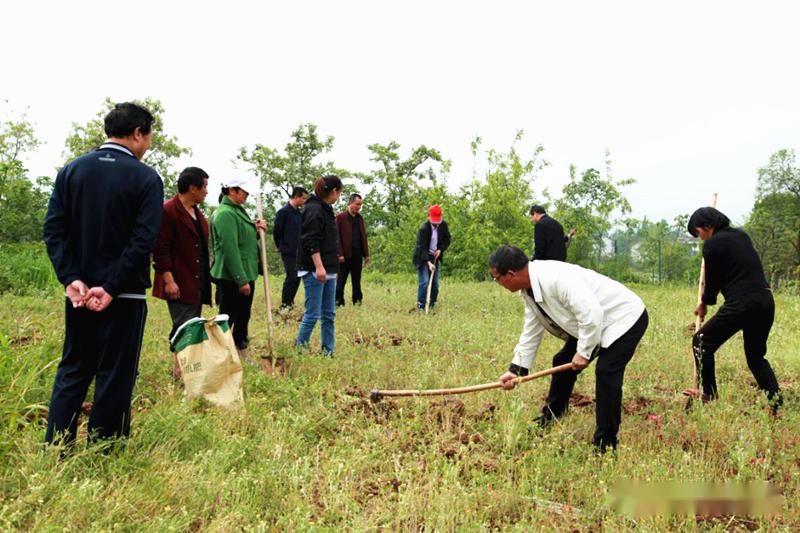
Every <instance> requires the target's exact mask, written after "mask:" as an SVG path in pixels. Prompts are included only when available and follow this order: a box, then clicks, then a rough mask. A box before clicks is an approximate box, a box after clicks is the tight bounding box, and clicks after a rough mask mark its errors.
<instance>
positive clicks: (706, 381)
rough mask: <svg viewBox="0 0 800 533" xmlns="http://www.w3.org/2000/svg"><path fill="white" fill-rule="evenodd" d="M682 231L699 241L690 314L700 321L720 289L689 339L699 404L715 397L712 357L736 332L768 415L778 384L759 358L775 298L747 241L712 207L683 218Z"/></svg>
mask: <svg viewBox="0 0 800 533" xmlns="http://www.w3.org/2000/svg"><path fill="white" fill-rule="evenodd" d="M687 229H688V231H689V233H691V234H692V235H693V236H695V237H699V238H700V239H702V240H703V241H705V243H704V244H703V260H704V261H705V265H706V281H705V290H704V291H703V296H702V301H701V302H700V303H699V304H698V305H697V309H695V314H696V315H698V316H699V317H700V318H701V319H702V318H704V317H705V316H706V311H707V306H708V305H714V304H716V303H717V294H718V293H719V292H720V291H721V292H722V294H723V296H724V297H725V303H724V304H723V305H722V307H721V308H720V309H719V311H718V312H717V314H716V315H714V316H713V317H712V318H711V319H710V320H709V321H708V322H706V323H705V324H704V325H703V327H702V328H700V330H699V331H698V332H697V333H696V334H695V335H694V337H693V338H692V348H693V352H694V356H695V361H696V363H697V365H698V368H699V369H700V382H701V383H702V387H703V400H712V399H715V398H716V397H717V381H716V375H715V372H714V353H715V352H716V351H717V349H719V347H720V346H721V345H722V344H723V343H724V342H725V341H727V340H728V339H730V338H731V337H732V336H733V335H734V334H735V333H736V332H738V331H742V333H743V336H744V353H745V357H746V358H747V366H748V367H749V368H750V371H751V372H752V373H753V377H755V378H756V382H757V383H758V387H759V388H760V389H761V390H763V391H766V393H767V398H768V399H769V401H770V404H771V405H772V408H773V412H774V411H775V410H777V408H778V407H779V406H780V405H781V403H782V398H781V394H780V387H779V386H778V380H777V379H776V378H775V373H774V372H773V371H772V367H771V366H770V364H769V361H767V359H766V358H765V357H764V356H765V355H766V354H767V337H768V336H769V331H770V329H771V328H772V322H773V320H774V318H775V300H773V298H772V292H771V291H770V289H769V284H767V280H766V278H765V277H764V269H763V268H762V266H761V260H760V259H759V258H758V254H757V253H756V251H755V249H754V248H753V243H752V242H751V241H750V237H748V236H747V234H746V233H745V232H744V231H742V230H740V229H737V228H732V227H730V220H729V219H728V217H726V216H725V215H723V214H722V213H721V212H719V211H717V210H716V209H714V208H713V207H702V208H700V209H698V210H697V211H695V212H694V213H693V214H692V216H691V217H690V218H689V223H688V227H687Z"/></svg>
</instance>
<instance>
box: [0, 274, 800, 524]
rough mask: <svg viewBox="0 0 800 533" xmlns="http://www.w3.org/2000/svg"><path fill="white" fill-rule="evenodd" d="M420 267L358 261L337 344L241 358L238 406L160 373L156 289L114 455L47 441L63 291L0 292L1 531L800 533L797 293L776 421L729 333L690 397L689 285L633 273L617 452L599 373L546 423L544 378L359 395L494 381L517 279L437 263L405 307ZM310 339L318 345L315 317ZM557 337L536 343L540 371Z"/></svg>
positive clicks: (787, 311) (515, 323)
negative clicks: (625, 502)
mask: <svg viewBox="0 0 800 533" xmlns="http://www.w3.org/2000/svg"><path fill="white" fill-rule="evenodd" d="M280 281H281V280H280V278H276V279H273V281H272V283H273V286H272V288H273V292H274V296H273V297H274V298H277V297H278V291H279V288H280ZM414 282H415V279H414V277H413V274H409V276H407V277H405V278H401V277H384V276H379V275H371V276H368V277H367V278H366V281H365V294H366V300H365V304H364V305H363V306H361V307H357V308H353V307H352V306H348V307H345V308H344V309H341V310H339V312H338V314H337V319H336V333H337V335H336V337H337V345H336V357H335V358H334V359H326V358H322V357H320V356H318V355H314V354H313V353H312V354H311V355H305V356H302V357H300V358H292V359H291V360H290V366H289V375H288V376H287V377H285V378H276V377H268V376H265V375H263V374H261V373H260V372H259V371H258V370H257V368H256V367H252V366H247V367H246V368H245V396H246V401H245V408H244V409H241V410H238V411H234V412H231V411H221V410H218V409H215V408H210V407H207V406H205V405H203V404H202V403H200V402H198V401H186V400H185V399H184V398H183V397H182V392H181V390H180V389H179V388H178V387H177V386H175V385H174V384H173V382H172V380H171V378H170V376H169V371H170V368H171V362H170V360H169V358H168V352H167V343H166V340H165V337H166V335H167V333H168V331H169V319H168V314H167V310H166V305H165V304H164V303H163V302H160V301H155V300H151V301H149V302H148V305H149V317H148V322H147V327H146V330H145V340H144V348H143V353H142V358H141V364H140V376H139V381H138V385H137V389H136V392H135V398H134V419H133V435H132V437H131V438H130V439H129V440H128V441H127V443H126V444H125V445H124V446H123V447H121V448H119V449H117V450H115V451H114V452H113V453H111V454H108V455H105V454H101V453H98V451H97V450H95V449H87V448H86V447H85V445H84V444H83V443H81V445H80V446H79V447H78V450H77V452H76V453H75V454H74V455H73V456H72V457H70V458H68V459H66V460H59V458H58V451H57V450H55V449H46V448H45V447H44V446H43V445H42V439H43V434H44V430H43V425H42V424H43V419H42V413H44V408H45V407H46V405H47V402H48V400H49V396H50V390H51V386H52V381H53V375H54V372H55V368H56V365H57V363H58V359H59V357H60V350H61V342H62V334H63V328H62V323H63V301H62V298H61V297H60V296H59V294H58V291H54V292H53V294H52V295H49V296H46V297H25V296H10V295H6V296H2V297H0V331H2V336H0V350H2V357H1V358H0V409H2V422H3V424H2V428H1V429H0V453H1V454H2V463H1V464H2V466H0V480H1V481H0V483H1V485H0V529H2V530H3V531H12V530H62V529H63V530H70V531H110V530H121V531H200V530H203V531H239V530H256V531H261V530H276V531H285V530H301V531H302V530H415V531H416V530H420V529H425V530H444V531H448V530H470V531H473V530H494V529H501V530H519V531H569V530H578V531H586V530H601V529H603V530H606V531H616V530H633V529H641V530H646V531H653V530H713V531H725V530H751V531H752V530H755V529H762V530H770V531H771V530H785V531H798V530H800V491H799V488H798V484H799V482H800V477H799V476H800V459H798V456H799V455H800V416H798V403H800V402H798V399H797V392H798V384H797V382H796V376H797V375H798V372H800V360H799V359H798V357H797V354H798V352H799V351H800V340H798V338H799V337H800V320H799V319H798V316H800V298H798V297H797V296H787V295H778V297H777V315H778V317H777V321H776V324H775V326H774V328H773V331H772V335H771V337H770V357H769V359H770V361H771V363H772V364H773V366H774V368H775V369H776V373H777V375H778V379H779V381H780V382H781V385H782V387H783V388H784V390H785V394H786V398H787V401H786V404H785V409H784V410H783V415H782V416H781V417H779V418H777V419H775V418H772V417H770V416H769V414H768V410H767V405H766V400H765V398H764V397H762V395H761V394H760V393H759V392H758V391H757V390H756V389H755V388H754V381H753V379H752V377H751V375H750V373H749V371H748V370H747V367H746V364H745V360H744V354H743V352H742V347H741V338H740V337H739V336H737V337H736V338H734V339H733V341H731V342H729V343H728V344H726V345H725V346H724V347H723V348H722V349H721V350H720V352H719V354H718V359H717V361H718V363H717V373H718V382H719V385H720V389H721V391H720V392H721V396H722V397H721V400H720V401H718V402H716V403H713V404H709V405H705V406H697V407H696V408H695V409H694V410H693V411H691V412H690V413H688V414H687V413H685V412H684V411H683V406H684V399H683V397H681V396H680V391H681V390H682V389H683V388H685V387H686V386H688V385H690V382H691V376H692V371H691V360H690V352H689V344H690V339H689V334H688V331H687V327H686V326H687V324H689V323H690V322H691V320H692V317H691V310H692V309H693V307H694V298H695V294H694V290H693V289H691V288H670V287H656V286H636V287H633V288H634V290H635V291H637V292H638V293H639V294H640V295H641V296H642V298H643V299H644V300H645V303H646V304H647V307H648V309H649V311H650V319H651V322H650V328H649V330H648V332H647V334H646V336H645V337H644V339H643V341H642V343H641V345H640V347H639V350H638V351H637V353H636V355H635V356H634V359H633V360H632V361H631V363H630V365H629V366H628V371H627V374H626V379H625V391H624V414H623V421H622V428H621V432H620V443H621V444H620V448H619V450H618V453H617V455H616V457H614V456H613V455H611V454H607V455H605V456H603V457H598V456H595V455H594V454H593V453H592V448H591V446H590V444H589V442H590V440H591V435H592V432H593V430H594V408H593V404H592V400H593V398H594V376H593V367H590V368H589V371H587V372H584V373H583V374H582V375H581V377H580V378H579V380H578V383H577V385H576V389H575V392H576V394H575V395H574V397H573V405H572V407H571V409H570V412H569V413H568V415H567V416H566V417H565V418H563V419H562V421H561V422H560V423H559V424H556V425H555V427H553V428H552V429H551V430H550V431H548V432H545V433H543V434H536V433H533V434H531V433H529V431H528V425H529V423H530V421H531V419H532V418H533V417H534V416H536V414H537V413H538V411H539V409H540V407H541V404H542V400H543V396H544V394H545V393H546V390H547V386H548V381H547V379H542V380H537V381H533V382H531V383H528V384H525V385H523V386H520V387H518V388H517V389H516V390H514V391H511V392H503V391H489V392H482V393H477V394H473V395H468V396H462V397H460V401H453V400H449V401H447V400H441V399H438V400H412V399H405V400H400V399H398V400H395V401H386V400H384V401H383V402H381V403H379V404H375V405H373V404H371V403H369V402H368V401H366V400H364V399H363V398H362V397H360V396H359V394H360V393H362V392H369V390H370V389H371V388H373V387H381V388H428V387H447V386H460V385H469V384H477V383H483V382H487V381H493V380H496V379H497V377H498V376H499V375H500V374H501V373H502V372H503V371H504V370H505V369H506V368H507V366H508V363H509V362H510V359H511V351H512V349H513V347H514V345H515V343H516V339H517V337H518V335H519V329H520V327H521V323H522V302H521V300H520V298H519V297H518V296H517V295H511V294H510V293H508V292H506V291H505V290H504V289H502V288H500V287H499V286H497V285H496V284H492V283H488V282H485V283H465V282H455V281H451V280H449V279H447V278H446V277H445V278H443V280H442V294H441V298H440V302H439V306H438V308H437V312H436V314H435V315H434V316H424V315H419V314H417V313H412V312H409V310H410V309H411V307H412V304H413V302H414V296H415V287H414ZM301 295H302V289H301ZM254 311H255V313H254V315H255V316H254V319H253V323H252V325H251V331H252V332H253V334H254V335H253V336H254V339H253V348H254V349H253V351H255V352H258V351H263V350H264V348H265V347H266V345H267V339H266V319H265V317H264V313H263V300H262V296H261V294H260V293H259V294H257V295H256V300H255V304H254ZM207 314H208V315H211V314H213V312H212V311H211V310H210V309H207ZM299 317H300V315H299V313H295V314H294V315H292V316H289V317H286V320H283V319H279V320H278V321H277V324H276V346H277V347H278V348H279V350H280V351H281V352H283V353H285V354H287V355H289V356H291V355H292V354H293V353H294V352H293V349H292V345H293V338H294V336H295V334H296V333H297V329H298V322H297V320H298V319H299ZM312 346H314V347H315V350H316V351H317V352H318V347H319V332H318V330H317V331H316V332H315V335H314V337H313V345H312ZM558 347H559V344H558V343H557V342H556V340H555V339H552V338H548V339H547V340H546V342H545V343H544V345H543V349H542V350H540V356H539V357H538V358H537V361H536V363H535V369H536V370H540V369H543V368H546V367H547V366H549V364H550V359H551V356H552V354H553V353H555V351H556V350H557V349H558ZM620 480H642V481H661V480H671V481H702V482H712V481H736V482H746V481H757V480H768V481H770V482H772V483H773V484H774V485H775V486H776V487H777V488H778V489H779V491H780V493H781V494H782V495H783V498H784V502H783V507H782V509H781V514H780V515H779V516H774V517H768V518H752V517H721V518H714V519H695V518H694V517H692V518H687V517H672V518H664V517H656V518H631V517H628V516H626V515H623V514H619V513H617V512H615V511H613V510H611V509H610V508H609V506H608V504H607V497H608V496H609V493H610V491H611V488H612V487H613V486H614V485H615V484H616V483H617V482H618V481H620Z"/></svg>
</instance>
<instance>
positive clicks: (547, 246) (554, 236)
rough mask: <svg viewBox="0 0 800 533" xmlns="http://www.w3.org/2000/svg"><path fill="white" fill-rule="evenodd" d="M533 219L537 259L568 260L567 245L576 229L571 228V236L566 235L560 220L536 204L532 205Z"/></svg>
mask: <svg viewBox="0 0 800 533" xmlns="http://www.w3.org/2000/svg"><path fill="white" fill-rule="evenodd" d="M530 213H531V220H532V221H533V223H534V225H535V228H534V230H533V256H532V259H531V260H535V259H539V260H542V259H545V260H547V259H549V260H553V261H566V260H567V245H568V244H569V240H570V238H572V236H573V235H574V234H575V230H574V229H573V230H570V233H569V236H568V237H565V236H564V228H563V227H562V226H561V224H559V222H558V221H557V220H556V219H554V218H551V217H549V216H548V215H547V213H546V212H545V210H544V207H542V206H540V205H534V206H533V207H531V212H530Z"/></svg>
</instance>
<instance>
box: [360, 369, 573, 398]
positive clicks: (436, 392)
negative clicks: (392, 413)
mask: <svg viewBox="0 0 800 533" xmlns="http://www.w3.org/2000/svg"><path fill="white" fill-rule="evenodd" d="M570 369H572V363H566V364H563V365H559V366H554V367H552V368H548V369H547V370H542V371H541V372H536V373H534V374H528V375H527V376H519V377H516V378H514V379H512V380H511V381H512V382H513V383H515V384H517V385H519V384H520V383H525V382H526V381H530V380H532V379H536V378H541V377H544V376H549V375H551V374H558V373H559V372H564V371H565V370H570ZM502 386H503V384H502V383H500V382H499V381H493V382H491V383H484V384H482V385H472V386H470V387H456V388H453V389H422V390H420V389H404V390H378V389H374V390H373V391H372V393H371V394H370V398H371V399H372V401H378V400H380V399H381V398H385V397H389V396H391V397H394V398H397V397H403V396H450V395H453V394H467V393H470V392H478V391H483V390H490V389H497V388H500V387H502Z"/></svg>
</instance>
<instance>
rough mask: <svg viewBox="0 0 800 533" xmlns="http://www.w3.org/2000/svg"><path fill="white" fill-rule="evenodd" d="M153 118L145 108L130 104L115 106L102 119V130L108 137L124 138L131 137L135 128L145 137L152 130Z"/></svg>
mask: <svg viewBox="0 0 800 533" xmlns="http://www.w3.org/2000/svg"><path fill="white" fill-rule="evenodd" d="M153 122H155V117H153V114H152V113H151V112H150V111H148V110H147V109H146V108H145V107H142V106H140V105H139V104H134V103H132V102H124V103H121V104H116V105H115V106H114V109H112V110H111V111H109V112H108V114H107V115H106V118H105V119H104V129H105V131H106V135H107V136H109V137H117V138H124V137H128V136H130V135H133V132H135V131H136V128H139V131H141V132H142V134H143V135H147V134H148V133H150V131H151V130H152V128H153Z"/></svg>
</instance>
